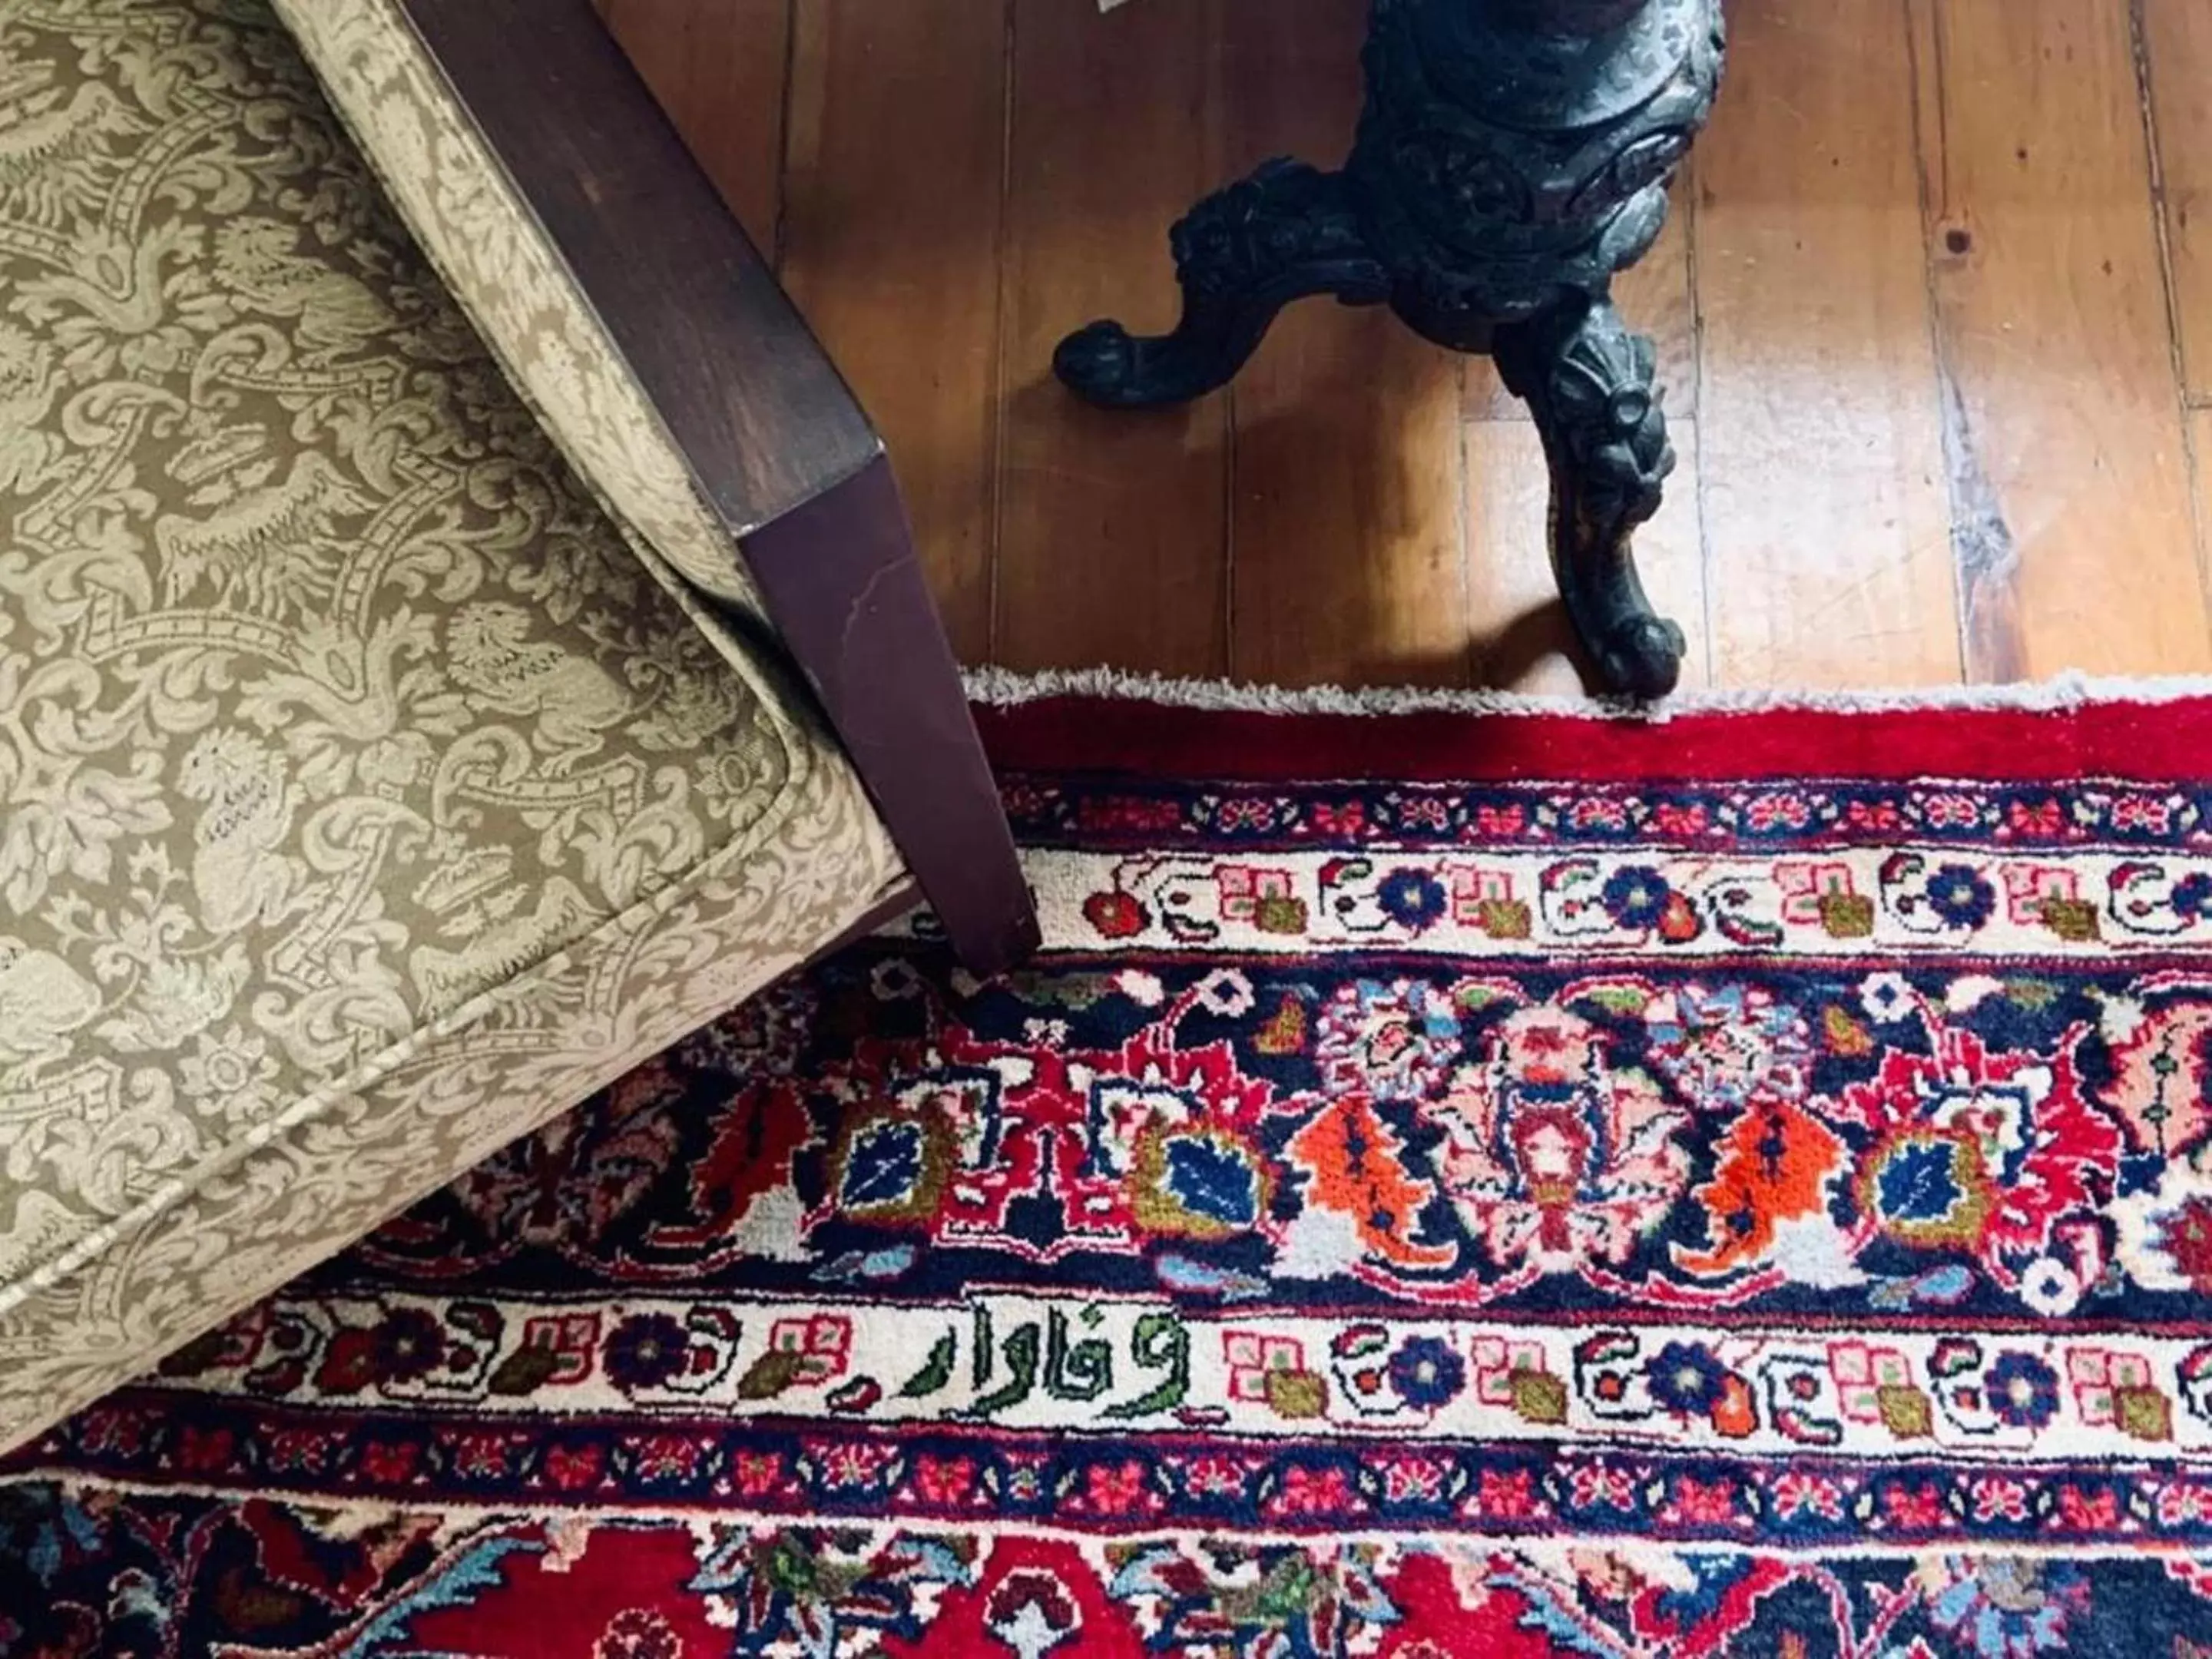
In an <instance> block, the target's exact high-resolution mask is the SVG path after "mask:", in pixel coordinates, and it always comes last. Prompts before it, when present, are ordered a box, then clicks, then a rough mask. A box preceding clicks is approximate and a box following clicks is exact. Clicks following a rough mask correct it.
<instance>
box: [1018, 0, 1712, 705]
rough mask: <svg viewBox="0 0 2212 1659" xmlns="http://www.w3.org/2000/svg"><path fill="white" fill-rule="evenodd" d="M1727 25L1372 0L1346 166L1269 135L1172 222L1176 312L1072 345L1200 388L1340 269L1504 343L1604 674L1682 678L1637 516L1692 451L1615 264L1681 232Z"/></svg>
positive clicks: (1533, 4)
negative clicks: (1244, 170) (1677, 211)
mask: <svg viewBox="0 0 2212 1659" xmlns="http://www.w3.org/2000/svg"><path fill="white" fill-rule="evenodd" d="M1170 3H1171V0H1170ZM1723 46H1724V42H1723V33H1722V21H1721V12H1720V0H1374V15H1373V21H1372V23H1371V24H1370V31H1369V38H1368V43H1367V51H1366V59H1365V61H1366V70H1367V105H1366V110H1365V112H1364V115H1363V116H1362V118H1361V120H1360V125H1359V134H1358V142H1357V143H1356V144H1355V145H1354V147H1353V149H1352V156H1351V159H1350V160H1349V161H1347V162H1346V165H1345V167H1344V169H1343V170H1342V171H1341V172H1340V173H1322V172H1320V171H1318V170H1316V169H1315V168H1312V167H1305V166H1303V165H1301V164H1299V163H1297V162H1292V161H1271V162H1269V163H1267V166H1265V167H1261V169H1260V170H1259V171H1258V172H1257V173H1255V174H1253V175H1252V176H1251V177H1250V178H1249V179H1245V180H1243V182H1242V183H1239V184H1236V185H1231V186H1230V187H1229V188H1228V189H1227V190H1225V191H1221V192H1220V193H1218V195H1216V196H1213V197H1210V198H1209V199H1208V200H1206V202H1204V203H1202V204H1200V206H1199V207H1198V209H1197V210H1195V211H1194V212H1193V213H1192V214H1191V215H1190V216H1189V217H1188V218H1187V219H1185V220H1184V221H1183V222H1182V223H1181V224H1179V225H1177V226H1176V228H1175V232H1174V234H1173V243H1174V249H1175V255H1176V272H1177V275H1178V276H1179V278H1180V279H1181V282H1182V291H1183V315H1182V321H1181V323H1180V324H1179V325H1177V327H1176V331H1174V332H1173V333H1172V334H1169V335H1165V336H1162V337H1158V338H1142V337H1133V336H1132V335H1131V334H1129V333H1128V331H1127V330H1125V329H1124V328H1122V327H1121V325H1119V324H1117V323H1111V322H1102V323H1094V324H1092V325H1091V326H1090V327H1088V328H1086V329H1084V330H1083V331H1080V332H1079V333H1078V334H1075V335H1073V336H1072V337H1069V338H1068V339H1067V340H1066V342H1064V343H1062V345H1061V347H1060V353H1059V356H1058V357H1057V358H1056V360H1055V364H1054V366H1055V368H1057V370H1058V372H1059V374H1060V378H1061V379H1062V380H1065V381H1066V383H1067V384H1068V386H1071V387H1072V388H1073V389H1074V390H1075V391H1076V392H1079V393H1081V394H1082V395H1083V396H1085V397H1087V398H1091V399H1093V400H1094V401H1096V402H1098V403H1102V404H1109V405H1111V406H1115V407H1122V408H1127V407H1132V406H1137V405H1142V404H1162V403H1177V402H1181V401H1182V400H1184V399H1186V398H1194V397H1196V396H1199V395H1200V394H1201V393H1203V392H1210V391H1212V390H1213V389H1214V388H1215V387H1217V386H1221V385H1223V384H1224V383H1225V382H1226V381H1227V380H1229V379H1231V377H1232V376H1233V375H1234V374H1236V373H1237V369H1238V368H1241V367H1242V366H1243V363H1244V362H1245V361H1246V360H1247V359H1248V358H1249V357H1250V356H1251V355H1252V353H1253V352H1254V351H1255V349H1258V346H1259V343H1260V341H1261V338H1262V337H1263V336H1264V335H1265V334H1266V332H1267V327H1268V325H1269V324H1270V323H1272V322H1273V319H1274V317H1275V314H1276V313H1278V312H1279V311H1280V310H1281V309H1282V307H1284V306H1285V305H1287V304H1289V303H1291V301H1294V300H1298V299H1302V298H1304V297H1306V296H1308V295H1318V294H1331V295H1336V296H1337V297H1338V298H1340V299H1341V300H1343V301H1346V302H1347V303H1350V304H1362V305H1364V304H1376V303H1381V302H1387V303H1388V304H1389V306H1390V307H1392V308H1393V309H1394V310H1395V311H1396V312H1397V313H1398V314H1399V315H1400V316H1401V318H1403V319H1405V320H1406V322H1407V323H1408V324H1409V325H1411V326H1413V328H1414V329H1416V330H1418V331H1419V332H1420V333H1422V334H1424V335H1425V336H1426V337H1429V338H1430V339H1432V340H1435V341H1437V342H1438V343H1441V344H1443V345H1446V346H1449V347H1450V348H1452V349H1455V350H1460V351H1468V352H1491V353H1494V354H1495V355H1496V356H1497V357H1498V361H1499V365H1500V368H1501V369H1502V370H1503V372H1504V376H1505V380H1506V384H1507V385H1508V386H1510V387H1511V388H1512V389H1513V390H1514V391H1515V392H1516V393H1518V394H1519V395H1520V396H1522V397H1523V398H1527V399H1528V402H1529V404H1530V405H1531V407H1532V408H1533V410H1534V413H1535V416H1536V419H1537V422H1538V424H1539V425H1540V426H1541V428H1543V432H1544V439H1545V447H1546V450H1547V453H1548V454H1549V456H1550V458H1551V468H1552V482H1553V513H1552V526H1553V528H1552V540H1553V548H1552V562H1553V568H1554V570H1555V571H1556V572H1557V573H1558V575H1559V586H1560V591H1561V593H1562V595H1563V596H1564V597H1565V600H1566V605H1567V611H1568V614H1569V615H1570V617H1572V619H1573V621H1574V624H1575V627H1576V629H1577V632H1578V633H1579V634H1580V635H1581V637H1582V639H1583V643H1584V645H1585V646H1586V647H1587V648H1588V650H1589V654H1590V657H1591V659H1592V661H1593V662H1594V664H1595V666H1596V669H1597V671H1598V673H1599V675H1600V676H1601V678H1602V679H1603V681H1604V683H1605V684H1607V685H1608V686H1610V687H1612V688H1613V689H1615V690H1622V691H1627V692H1631V693H1633V694H1634V695H1636V696H1646V697H1656V696H1664V695H1665V694H1666V693H1667V692H1668V691H1669V690H1673V689H1674V683H1675V680H1676V678H1677V677H1678V675H1679V673H1680V663H1681V657H1682V651H1683V640H1682V635H1681V630H1680V629H1678V628H1676V627H1675V626H1674V624H1673V623H1668V622H1666V621H1664V620H1662V618H1661V617H1658V616H1657V615H1656V613H1655V612H1654V611H1652V609H1651V606H1650V602H1649V601H1648V599H1646V598H1645V596H1644V588H1643V585H1642V583H1641V582H1640V581H1638V579H1637V574H1636V567H1635V562H1634V556H1633V552H1632V548H1631V545H1630V538H1631V536H1632V532H1634V530H1635V529H1636V527H1637V526H1638V525H1640V524H1642V523H1643V522H1644V521H1645V520H1648V519H1649V518H1650V516H1651V514H1652V513H1654V512H1656V510H1657V508H1658V505H1659V500H1660V492H1661V489H1662V485H1663V483H1664V480H1665V478H1666V477H1667V474H1668V471H1669V470H1670V469H1671V467H1672V465H1673V457H1672V455H1671V453H1669V452H1668V447H1667V437H1666V423H1665V420H1664V418H1663V416H1662V415H1661V414H1660V411H1659V404H1658V391H1657V388H1656V386H1654V384H1653V374H1652V366H1653V363H1652V360H1653V353H1652V350H1651V347H1650V343H1649V342H1648V341H1643V340H1639V339H1638V337H1636V336H1634V335H1632V334H1630V333H1629V332H1628V331H1627V330H1626V327H1625V326H1624V325H1622V323H1621V320H1620V317H1619V316H1618V315H1617V314H1616V313H1615V312H1614V311H1613V302H1612V283H1613V276H1614V274H1615V273H1616V272H1618V271H1620V270H1623V269H1625V268H1626V266H1628V265H1631V264H1634V263H1635V262H1636V261H1637V260H1638V259H1639V258H1642V257H1643V256H1644V253H1645V252H1647V251H1648V250H1649V249H1650V246H1651V244H1652V242H1653V241H1654V240H1656V238H1657V236H1658V234H1659V229H1660V227H1661V225H1662V223H1663V222H1665V219H1666V214H1667V186H1668V182H1669V181H1670V180H1671V179H1672V178H1673V176H1674V169H1675V167H1677V166H1678V165H1679V164H1680V161H1681V160H1682V158H1683V157H1684V156H1685V155H1687V154H1688V153H1689V149H1690V145H1691V143H1692V139H1694V137H1696V135H1697V133H1698V131H1699V130H1700V129H1701V128H1702V127H1703V126H1704V125H1705V118H1706V117H1707V116H1708V115H1709V114H1710V113H1711V110H1712V105H1713V100H1714V98H1715V96H1716V95H1717V92H1718V90H1719V85H1720V75H1721V66H1722V60H1723Z"/></svg>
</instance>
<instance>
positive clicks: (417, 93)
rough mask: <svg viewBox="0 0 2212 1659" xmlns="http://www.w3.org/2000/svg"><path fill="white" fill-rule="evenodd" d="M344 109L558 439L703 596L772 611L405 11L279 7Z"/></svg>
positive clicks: (427, 245)
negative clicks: (762, 601) (762, 602)
mask: <svg viewBox="0 0 2212 1659" xmlns="http://www.w3.org/2000/svg"><path fill="white" fill-rule="evenodd" d="M275 5H276V12H277V14H278V15H280V16H281V17H283V20H284V21H285V22H286V23H288V24H289V26H290V27H291V28H292V30H293V33H294V34H295V38H296V39H297V40H298V42H299V44H300V46H301V50H302V51H303V52H305V53H306V55H307V60H308V61H309V62H310V63H311V64H313V65H314V67H315V70H316V72H317V73H318V74H319V76H321V77H322V80H323V83H324V86H325V88H326V90H327V91H328V93H329V94H330V97H331V102H332V103H334V104H335V105H336V106H337V109H338V111H339V112H340V114H342V115H343V117H344V118H345V120H346V121H347V123H348V124H349V125H350V127H351V128H352V130H353V132H354V135H355V137H356V139H357V140H358V142H359V143H360V145H361V148H362V152H363V153H364V154H365V155H367V156H368V160H369V161H370V163H371V164H372V165H373V166H374V167H376V168H377V170H378V171H379V173H380V174H381V175H382V177H383V179H384V182H385V185H386V189H387V191H389V192H390V194H391V197H392V202H393V204H395V205H396V206H397V207H398V210H399V211H400V212H401V214H402V215H403V216H404V217H405V219H406V221H407V223H408V225H409V227H410V228H411V229H412V230H413V232H414V233H415V235H416V239H417V240H418V241H419V242H420V243H421V245H422V247H423V248H424V249H425V250H426V251H427V252H428V255H429V258H430V259H431V261H432V263H433V264H435V266H436V267H437V269H438V270H439V272H440V273H441V275H442V276H444V278H445V280H446V283H447V288H448V289H450V290H451V291H452V293H453V296H454V297H455V299H457V300H458V301H459V302H460V305H461V307H462V309H463V310H464V311H465V312H466V313H468V315H469V316H470V317H471V319H473V320H474V321H475V323H476V325H477V328H478V329H479V330H480V331H482V332H483V337H484V338H485V340H486V341H487V342H489V344H490V346H491V348H492V349H493V350H494V351H495V353H496V354H497V356H498V357H499V359H500V361H501V364H502V365H503V366H504V367H505V368H506V369H507V375H508V378H509V379H510V380H512V381H513V384H514V385H515V386H517V387H518V388H519V389H520V391H521V392H523V393H524V394H525V395H526V397H527V398H529V400H530V403H531V405H532V408H533V409H535V410H537V411H538V416H539V419H540V421H541V422H542V423H543V425H544V428H545V429H546V431H547V432H549V433H550V434H551V435H552V437H553V439H554V441H556V443H558V444H559V445H560V446H561V447H562V450H563V451H564V452H565V453H567V455H568V459H569V460H570V461H571V462H573V463H574V465H575V467H576V470H577V471H579V472H580V473H581V474H582V475H583V477H585V478H586V479H587V480H589V481H590V483H591V484H592V488H593V489H596V490H598V491H599V493H600V495H602V496H603V498H604V499H605V501H606V502H607V504H608V505H609V506H610V507H611V509H612V510H613V512H614V514H615V516H616V517H617V519H618V520H621V521H622V522H623V524H625V525H627V526H630V527H631V528H632V530H633V531H634V532H635V533H636V534H638V535H640V536H642V537H643V538H644V539H645V540H646V541H647V543H649V544H651V545H652V548H653V550H654V551H655V552H656V553H658V554H659V556H660V557H661V558H662V559H664V560H665V561H666V562H667V563H668V564H669V565H670V566H671V567H673V568H675V569H676V570H677V571H678V572H680V573H681V574H683V576H684V579H685V580H688V581H690V582H692V583H694V584H696V586H698V587H699V588H700V589H702V591H703V592H708V593H711V594H713V595H714V596H715V597H717V598H719V599H724V600H726V601H729V602H732V603H734V604H738V605H743V606H745V607H746V608H748V609H750V610H754V611H757V610H758V609H759V605H758V599H757V592H756V590H755V588H754V586H753V582H752V579H751V577H750V575H749V574H747V572H746V570H745V568H744V562H743V560H742V558H741V557H740V556H739V555H738V550H737V546H736V544H735V543H734V542H733V541H732V539H731V537H730V535H729V532H727V530H726V528H725V527H724V526H723V524H722V521H721V520H720V519H719V518H717V517H716V516H715V515H714V513H712V512H711V511H710V510H709V509H708V507H706V505H705V504H704V502H703V501H702V500H701V498H700V495H699V493H698V490H697V489H696V485H695V483H694V482H693V479H692V476H691V471H690V465H688V464H687V463H686V462H685V460H684V456H683V452H682V451H681V450H679V449H678V447H677V446H676V442H675V440H674V439H673V438H671V436H670V435H669V434H668V429H667V428H666V426H665V424H664V423H663V422H662V421H661V419H660V416H659V414H658V413H657V412H656V411H655V410H654V409H653V404H652V403H651V401H650V400H649V399H647V397H646V395H645V392H644V389H643V388H642V386H640V385H639V383H638V381H637V379H636V377H635V374H632V373H631V371H630V368H629V363H628V362H627V361H626V360H625V359H624V358H623V355H622V353H621V351H620V350H619V349H617V347H616V345H615V343H614V340H613V338H612V337H611V336H610V335H609V334H608V332H607V331H606V326H605V324H604V323H602V322H601V321H600V319H599V313H598V312H597V311H596V310H595V309H594V308H593V307H592V304H591V302H590V301H589V300H588V299H587V298H586V296H585V295H584V293H583V291H582V290H581V289H580V288H579V287H578V286H577V284H576V282H575V279H574V276H572V275H571V274H570V272H569V270H568V265H567V264H566V263H565V262H564V261H563V260H562V258H561V256H560V254H559V252H558V251H557V250H556V249H555V248H554V247H553V246H552V245H551V244H550V242H549V241H548V240H546V239H545V238H544V236H543V235H542V234H540V232H539V228H538V222H537V219H536V216H534V215H533V214H532V211H531V210H530V209H529V207H528V206H527V205H526V204H525V203H524V202H523V201H522V200H521V198H520V195H519V194H518V193H517V191H515V189H514V187H513V184H512V182H511V181H510V179H508V177H507V171H506V169H505V168H504V167H502V166H501V164H500V161H499V159H498V157H497V156H495V155H494V154H493V153H492V151H491V149H490V147H489V145H488V144H487V143H485V142H484V139H483V135H482V134H481V133H480V132H479V131H477V126H476V124H475V123H474V122H473V121H472V120H471V119H470V118H469V115H468V112H467V111H466V110H465V109H464V108H463V107H462V106H460V105H459V102H458V100H455V99H454V98H453V95H452V93H451V90H450V88H448V87H447V83H446V80H445V76H444V75H443V74H442V73H441V70H439V68H438V66H437V64H436V62H435V60H434V59H433V58H431V56H430V55H429V52H428V50H427V49H426V48H425V47H424V46H423V45H422V40H421V39H420V37H418V36H417V35H416V33H415V31H414V29H413V27H411V26H410V24H409V23H408V21H407V20H406V17H405V16H404V14H403V13H402V12H401V10H400V9H399V6H398V0H275Z"/></svg>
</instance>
